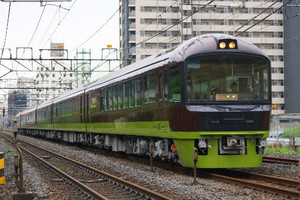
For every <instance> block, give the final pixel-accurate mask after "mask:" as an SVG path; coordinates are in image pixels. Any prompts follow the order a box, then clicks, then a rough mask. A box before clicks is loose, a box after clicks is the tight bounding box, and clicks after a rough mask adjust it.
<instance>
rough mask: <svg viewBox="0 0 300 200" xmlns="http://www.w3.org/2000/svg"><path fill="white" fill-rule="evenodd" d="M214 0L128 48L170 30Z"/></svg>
mask: <svg viewBox="0 0 300 200" xmlns="http://www.w3.org/2000/svg"><path fill="white" fill-rule="evenodd" d="M214 1H215V0H211V1H210V2H208V3H207V4H205V5H203V6H202V7H199V8H197V9H195V10H194V11H192V12H191V13H190V14H189V15H187V16H186V17H184V18H182V19H181V20H179V21H178V22H176V23H174V24H172V25H171V26H169V27H168V28H166V29H164V30H161V31H159V32H158V33H157V34H154V35H152V36H150V37H148V38H146V39H145V40H143V41H141V42H139V43H137V44H135V46H131V47H128V49H131V48H133V47H136V46H138V45H140V44H143V43H144V42H147V41H148V40H151V39H152V38H154V37H156V36H158V35H160V34H162V33H164V32H166V31H168V30H169V29H171V28H173V27H174V26H176V25H178V24H180V23H181V22H183V21H184V20H186V19H187V18H189V17H191V16H193V15H194V14H196V13H197V12H198V11H199V10H200V9H203V8H205V7H206V6H208V5H210V4H211V3H213V2H214Z"/></svg>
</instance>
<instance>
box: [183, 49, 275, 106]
mask: <svg viewBox="0 0 300 200" xmlns="http://www.w3.org/2000/svg"><path fill="white" fill-rule="evenodd" d="M269 67H270V65H269V62H268V60H267V59H266V58H264V57H258V56H252V55H245V54H222V55H215V54H212V55H205V56H198V57H193V58H190V59H188V60H187V62H186V79H185V80H186V83H185V88H186V100H187V101H194V102H195V101H264V100H270V97H271V95H270V86H269V84H268V80H269V79H270V77H269V76H268V70H269Z"/></svg>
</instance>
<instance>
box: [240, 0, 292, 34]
mask: <svg viewBox="0 0 300 200" xmlns="http://www.w3.org/2000/svg"><path fill="white" fill-rule="evenodd" d="M291 1H292V0H289V1H288V2H286V3H285V4H283V5H282V6H280V7H279V8H277V9H275V10H274V11H272V12H271V13H270V14H268V15H267V16H266V17H264V18H262V19H261V20H259V21H258V22H256V23H254V24H253V25H251V26H250V27H248V28H246V29H245V30H244V31H242V32H240V33H239V34H237V35H236V36H239V35H241V34H243V33H245V32H246V31H248V30H249V29H251V28H252V27H254V26H256V25H257V24H259V23H260V22H263V21H265V19H267V18H268V17H270V16H271V15H273V14H274V13H276V12H277V11H278V10H280V9H281V8H283V7H284V6H286V5H287V4H289V3H290V2H291Z"/></svg>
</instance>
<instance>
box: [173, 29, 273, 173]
mask: <svg viewBox="0 0 300 200" xmlns="http://www.w3.org/2000/svg"><path fill="white" fill-rule="evenodd" d="M199 41H200V40H199ZM199 41H197V40H195V41H194V43H193V45H198V46H199V48H200V49H201V48H202V49H201V50H200V51H199V52H197V51H198V50H197V48H196V47H195V46H194V47H192V48H191V50H190V53H188V51H189V50H187V49H185V53H186V58H185V59H184V67H183V69H184V70H183V74H184V78H183V79H184V80H183V82H184V84H183V85H184V86H182V91H183V94H182V98H183V99H184V100H185V101H184V102H185V103H184V105H181V106H176V108H175V107H174V108H172V109H171V110H170V116H171V117H170V120H169V123H170V129H171V130H172V132H173V133H174V134H175V135H176V136H175V137H174V138H176V139H174V140H173V141H174V144H175V145H176V151H177V153H178V155H179V158H180V162H181V164H182V165H183V166H186V167H192V166H193V164H194V162H193V156H192V154H191V152H193V150H194V149H195V148H196V149H197V152H198V157H197V159H198V161H197V167H198V168H240V167H259V166H260V165H261V162H262V156H263V151H264V148H265V146H266V138H267V137H268V134H269V123H270V114H271V75H270V61H269V59H268V58H267V56H265V55H264V54H263V53H262V52H261V50H259V49H258V48H257V47H255V46H254V45H252V44H249V43H247V42H245V41H243V40H239V39H237V38H234V37H231V36H226V35H214V36H210V37H207V38H205V37H204V38H202V41H201V42H199ZM197 43H198V44H197ZM191 46H192V45H190V47H191ZM203 48H204V49H203Z"/></svg>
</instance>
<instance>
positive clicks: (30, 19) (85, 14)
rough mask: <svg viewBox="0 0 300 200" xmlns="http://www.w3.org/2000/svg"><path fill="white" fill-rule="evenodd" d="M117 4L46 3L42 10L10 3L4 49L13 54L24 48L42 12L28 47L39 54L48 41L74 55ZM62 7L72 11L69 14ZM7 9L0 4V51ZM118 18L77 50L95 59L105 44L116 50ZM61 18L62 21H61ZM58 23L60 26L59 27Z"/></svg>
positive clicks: (96, 0)
mask: <svg viewBox="0 0 300 200" xmlns="http://www.w3.org/2000/svg"><path fill="white" fill-rule="evenodd" d="M49 4H55V5H60V4H61V7H62V8H60V9H59V8H58V7H57V6H53V5H49ZM72 5H73V6H72ZM118 5H119V1H117V0H113V1H111V0H109V1H107V0H72V1H71V2H63V3H51V2H49V3H48V5H47V6H46V7H41V5H40V3H39V2H37V3H32V2H29V3H18V2H14V3H11V10H10V19H9V24H8V33H7V39H6V44H5V47H6V48H11V49H13V50H14V51H15V48H16V47H27V46H28V44H29V43H30V41H31V38H32V37H33V35H34V32H35V29H36V27H37V24H38V22H39V20H40V17H41V15H42V12H43V15H42V18H41V21H40V24H39V26H38V28H37V31H36V33H35V35H34V37H33V39H32V41H31V43H30V44H29V46H30V47H33V49H34V51H35V52H38V49H49V48H50V42H51V41H52V42H64V43H65V48H66V49H68V50H69V51H72V50H73V53H75V52H76V51H75V50H74V49H75V48H77V47H78V46H79V45H81V44H82V43H83V42H85V41H86V40H87V39H88V38H89V37H90V36H92V35H93V34H94V33H95V32H96V31H97V30H98V29H100V27H101V26H103V25H104V23H105V22H106V21H107V20H108V19H109V18H110V17H111V16H112V15H113V14H114V13H115V12H116V11H117V9H118ZM71 6H72V7H71ZM64 8H65V9H70V8H71V9H70V10H69V11H68V10H65V9H64ZM8 9H9V3H7V2H0V47H1V48H2V47H3V43H4V37H5V30H6V23H7V16H8ZM66 14H67V15H66ZM65 15H66V17H65V18H64V16H65ZM118 17H119V15H118V13H117V14H116V15H115V16H114V17H113V19H112V20H111V21H110V22H109V23H108V24H106V25H105V26H104V27H103V28H102V29H101V30H100V31H99V32H98V33H97V34H96V35H95V36H94V37H92V38H91V39H90V40H89V41H88V42H87V43H85V44H84V45H82V46H80V47H79V48H86V49H92V54H93V56H94V57H98V56H97V54H98V53H100V52H101V48H105V47H106V45H107V44H112V45H113V47H116V48H117V47H118V43H119V29H118V28H119V25H118V22H119V20H118ZM63 18H64V19H63ZM62 19H63V21H61V20H62ZM60 21H61V23H60V25H59V26H58V24H59V22H60ZM51 22H52V23H51ZM55 29H56V31H55ZM52 34H53V35H52ZM51 35H52V36H51ZM71 53H72V52H71Z"/></svg>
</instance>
